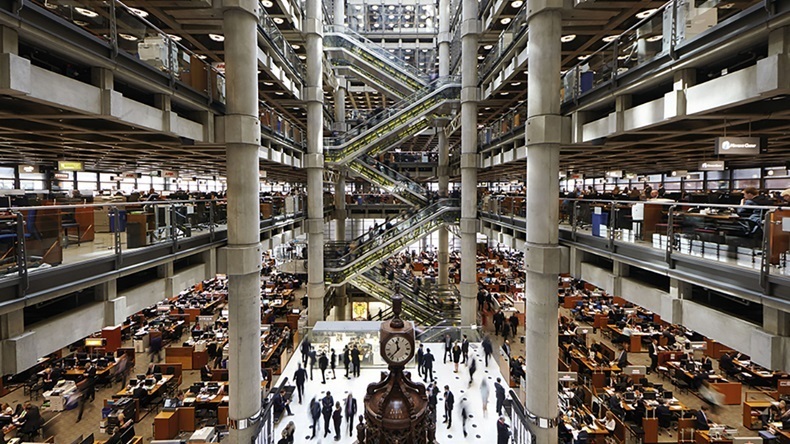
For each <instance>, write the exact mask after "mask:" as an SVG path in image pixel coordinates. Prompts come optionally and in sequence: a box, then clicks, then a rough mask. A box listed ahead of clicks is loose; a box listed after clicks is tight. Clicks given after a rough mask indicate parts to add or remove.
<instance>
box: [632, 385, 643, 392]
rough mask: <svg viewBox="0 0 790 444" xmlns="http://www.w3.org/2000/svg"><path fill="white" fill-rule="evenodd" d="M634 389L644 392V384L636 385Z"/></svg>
mask: <svg viewBox="0 0 790 444" xmlns="http://www.w3.org/2000/svg"><path fill="white" fill-rule="evenodd" d="M633 389H634V390H636V391H638V392H641V391H642V384H634V386H633Z"/></svg>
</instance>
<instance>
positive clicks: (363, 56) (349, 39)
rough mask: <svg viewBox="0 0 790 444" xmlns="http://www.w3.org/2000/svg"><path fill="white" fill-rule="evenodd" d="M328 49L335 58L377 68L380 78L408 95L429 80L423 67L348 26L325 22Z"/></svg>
mask: <svg viewBox="0 0 790 444" xmlns="http://www.w3.org/2000/svg"><path fill="white" fill-rule="evenodd" d="M324 50H325V51H326V52H327V53H328V54H329V56H330V57H331V58H332V59H334V60H345V61H347V62H350V63H351V64H355V65H359V66H364V67H365V70H366V71H368V72H377V73H380V74H379V77H378V78H379V79H381V80H382V81H384V82H387V84H388V85H389V86H390V88H392V89H396V90H398V91H400V92H401V94H402V95H408V94H410V93H411V92H412V91H415V90H418V89H420V88H423V87H424V86H425V85H426V84H427V83H428V82H427V78H426V76H425V73H423V72H422V71H421V70H420V69H418V68H417V67H415V66H413V65H411V64H409V63H407V62H406V61H405V60H402V59H400V58H399V57H396V56H395V55H393V54H392V53H391V52H390V51H387V50H386V49H385V48H383V47H382V46H381V45H379V44H377V43H375V42H373V41H372V40H370V39H368V38H366V37H363V36H362V35H360V34H358V33H356V32H354V31H352V30H350V29H348V28H347V27H345V26H342V27H339V28H337V29H336V27H335V26H332V25H326V26H324Z"/></svg>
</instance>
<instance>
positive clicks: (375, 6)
mask: <svg viewBox="0 0 790 444" xmlns="http://www.w3.org/2000/svg"><path fill="white" fill-rule="evenodd" d="M370 9H372V10H374V11H378V10H379V5H373V6H371V7H370Z"/></svg>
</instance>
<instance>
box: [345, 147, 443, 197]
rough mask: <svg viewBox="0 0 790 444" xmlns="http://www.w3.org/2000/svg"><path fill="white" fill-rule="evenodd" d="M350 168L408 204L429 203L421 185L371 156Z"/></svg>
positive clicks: (361, 157) (365, 156)
mask: <svg viewBox="0 0 790 444" xmlns="http://www.w3.org/2000/svg"><path fill="white" fill-rule="evenodd" d="M348 166H349V168H350V169H351V170H353V171H355V172H356V173H357V174H359V175H360V176H362V177H363V178H365V179H366V180H367V181H369V182H370V183H372V184H374V185H377V186H378V187H379V188H382V189H384V190H387V191H388V192H389V193H391V194H392V195H393V196H395V197H397V198H398V199H400V200H402V201H403V202H405V203H407V204H410V205H419V206H422V205H424V204H425V203H427V201H428V199H427V197H426V196H427V192H426V190H425V188H423V187H422V186H421V185H420V184H418V183H417V182H415V181H413V180H411V179H410V178H408V177H406V176H404V175H403V174H401V173H399V172H397V171H395V170H394V169H392V168H390V167H388V166H386V165H384V164H383V163H382V162H379V161H377V160H376V159H374V158H372V157H370V156H367V155H364V156H360V157H358V158H357V159H355V160H353V161H352V162H351V163H349V165H348Z"/></svg>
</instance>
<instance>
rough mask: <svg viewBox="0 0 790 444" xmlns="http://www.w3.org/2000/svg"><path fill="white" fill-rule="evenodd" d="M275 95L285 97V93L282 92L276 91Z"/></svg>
mask: <svg viewBox="0 0 790 444" xmlns="http://www.w3.org/2000/svg"><path fill="white" fill-rule="evenodd" d="M274 94H276V95H278V96H282V95H285V93H284V92H280V91H275V92H274Z"/></svg>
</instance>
